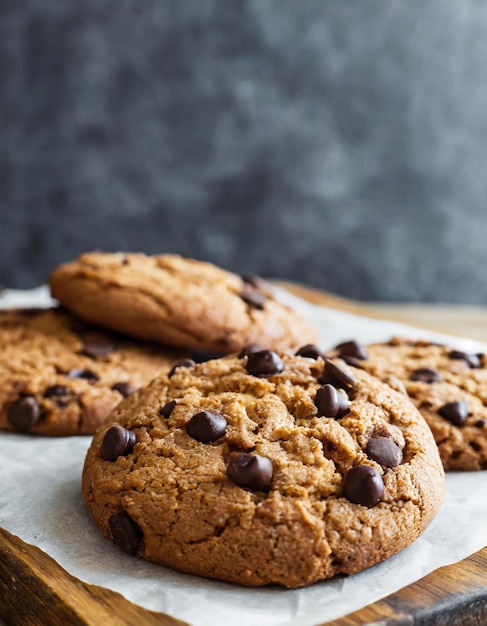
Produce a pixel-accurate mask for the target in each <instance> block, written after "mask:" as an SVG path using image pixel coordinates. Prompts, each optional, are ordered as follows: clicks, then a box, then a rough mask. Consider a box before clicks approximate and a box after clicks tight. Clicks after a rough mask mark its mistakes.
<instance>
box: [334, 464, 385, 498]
mask: <svg viewBox="0 0 487 626" xmlns="http://www.w3.org/2000/svg"><path fill="white" fill-rule="evenodd" d="M383 493H384V483H383V482H382V477H381V475H380V474H379V472H378V471H377V470H376V469H374V468H373V467H370V466H369V465H356V466H355V467H352V468H351V469H349V470H348V472H347V473H346V474H345V478H344V479H343V495H344V496H345V498H347V500H349V501H350V502H353V503H355V504H363V505H364V506H368V507H371V506H374V504H377V502H379V500H380V499H381V497H382V494H383Z"/></svg>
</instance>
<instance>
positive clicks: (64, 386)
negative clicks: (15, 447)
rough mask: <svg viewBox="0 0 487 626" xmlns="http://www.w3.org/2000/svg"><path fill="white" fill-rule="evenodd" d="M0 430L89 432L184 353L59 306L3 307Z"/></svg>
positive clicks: (51, 433)
mask: <svg viewBox="0 0 487 626" xmlns="http://www.w3.org/2000/svg"><path fill="white" fill-rule="evenodd" d="M0 346H1V352H0V429H2V430H10V431H15V432H19V433H32V434H38V435H86V434H93V433H94V432H95V430H96V429H97V428H98V427H99V426H100V424H102V423H103V421H104V420H105V418H106V417H107V415H109V413H110V412H111V410H112V409H113V408H114V407H115V406H116V405H117V404H118V403H119V402H120V401H121V400H122V399H123V398H124V397H126V396H128V395H129V394H130V393H132V392H133V391H134V390H135V389H136V388H138V387H140V386H141V385H143V384H145V383H148V382H149V381H150V380H152V378H154V377H155V376H156V375H157V374H160V373H161V372H163V371H168V370H169V369H170V367H171V366H172V364H173V363H174V361H176V360H177V359H178V358H180V357H181V355H182V353H181V352H176V351H173V350H170V349H169V348H166V349H163V348H161V346H159V345H157V346H156V347H154V346H150V345H143V344H140V345H139V344H136V343H134V342H129V341H127V340H125V339H122V338H121V337H120V336H117V335H114V334H111V333H107V332H103V331H100V330H99V329H95V328H94V327H90V326H88V325H86V324H84V323H82V322H80V321H79V320H77V319H76V318H74V317H72V316H71V315H69V314H67V313H65V312H62V311H60V310H58V309H47V310H45V309H33V310H32V309H30V310H27V309H18V310H7V311H0Z"/></svg>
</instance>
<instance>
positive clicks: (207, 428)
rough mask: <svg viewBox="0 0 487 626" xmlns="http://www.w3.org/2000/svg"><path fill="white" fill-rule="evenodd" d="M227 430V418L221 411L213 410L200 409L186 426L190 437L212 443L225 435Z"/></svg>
mask: <svg viewBox="0 0 487 626" xmlns="http://www.w3.org/2000/svg"><path fill="white" fill-rule="evenodd" d="M226 430H227V420H226V419H225V418H224V417H223V415H220V414H219V413H214V412H213V411H200V412H199V413H196V415H193V417H192V418H191V419H190V420H189V422H188V424H187V426H186V432H187V433H188V435H189V436H190V437H192V438H193V439H196V441H201V442H202V443H210V441H216V440H217V439H220V437H223V435H224V434H225V432H226Z"/></svg>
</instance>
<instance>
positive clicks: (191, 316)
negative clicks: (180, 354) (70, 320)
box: [50, 252, 316, 354]
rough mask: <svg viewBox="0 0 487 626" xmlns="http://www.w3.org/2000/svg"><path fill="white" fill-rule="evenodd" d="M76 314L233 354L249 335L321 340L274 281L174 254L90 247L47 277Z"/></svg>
mask: <svg viewBox="0 0 487 626" xmlns="http://www.w3.org/2000/svg"><path fill="white" fill-rule="evenodd" d="M50 286H51V291H52V295H53V297H55V298H57V299H58V300H59V301H60V302H62V304H63V305H64V306H66V307H67V308H68V309H70V310H71V311H73V312H74V313H75V314H76V315H78V316H79V317H81V318H82V319H85V320H87V321H90V322H94V323H97V324H100V325H101V326H104V327H106V328H110V329H113V330H116V331H119V332H123V333H126V334H127V335H130V336H133V337H138V338H140V339H150V340H156V341H161V342H163V343H166V344H170V345H173V346H181V347H184V348H189V349H203V350H212V351H214V352H217V353H222V354H228V353H231V352H236V351H238V350H240V349H241V348H242V346H244V345H245V344H248V343H257V344H262V345H263V346H264V347H268V348H273V349H280V350H287V349H291V350H294V349H296V348H297V347H298V346H299V345H302V344H303V343H307V342H312V341H315V340H316V332H315V330H314V329H313V328H312V327H311V326H310V324H309V323H308V321H307V320H306V319H304V318H303V317H302V316H300V315H299V314H298V313H296V312H295V311H293V310H292V309H290V308H289V307H287V306H286V305H284V304H282V303H280V302H278V301H277V300H276V299H275V298H274V297H273V295H272V290H271V289H270V287H269V285H268V284H267V283H265V282H264V281H263V280H261V279H259V278H257V277H255V276H246V277H241V276H238V275H236V274H233V273H231V272H227V271H225V270H223V269H221V268H219V267H216V266H215V265H211V264H209V263H203V262H200V261H195V260H192V259H185V258H182V257H180V256H177V255H171V254H163V255H160V256H145V255H143V254H106V253H95V252H93V253H87V254H84V255H82V256H81V257H80V258H79V259H78V260H76V261H74V262H72V263H68V264H66V265H61V266H60V267H58V268H57V269H56V270H55V271H54V272H53V274H52V275H51V278H50Z"/></svg>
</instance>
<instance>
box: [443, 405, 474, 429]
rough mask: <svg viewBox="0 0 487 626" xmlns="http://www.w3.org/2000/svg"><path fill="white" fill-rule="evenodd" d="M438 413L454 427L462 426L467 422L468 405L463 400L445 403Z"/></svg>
mask: <svg viewBox="0 0 487 626" xmlns="http://www.w3.org/2000/svg"><path fill="white" fill-rule="evenodd" d="M438 413H439V414H440V415H441V417H444V418H445V419H446V420H448V421H449V422H451V423H452V424H454V425H455V426H463V425H464V424H465V422H466V421H467V416H468V404H467V403H466V402H465V400H459V401H458V402H447V403H446V404H444V405H443V406H442V407H441V408H440V409H438Z"/></svg>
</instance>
